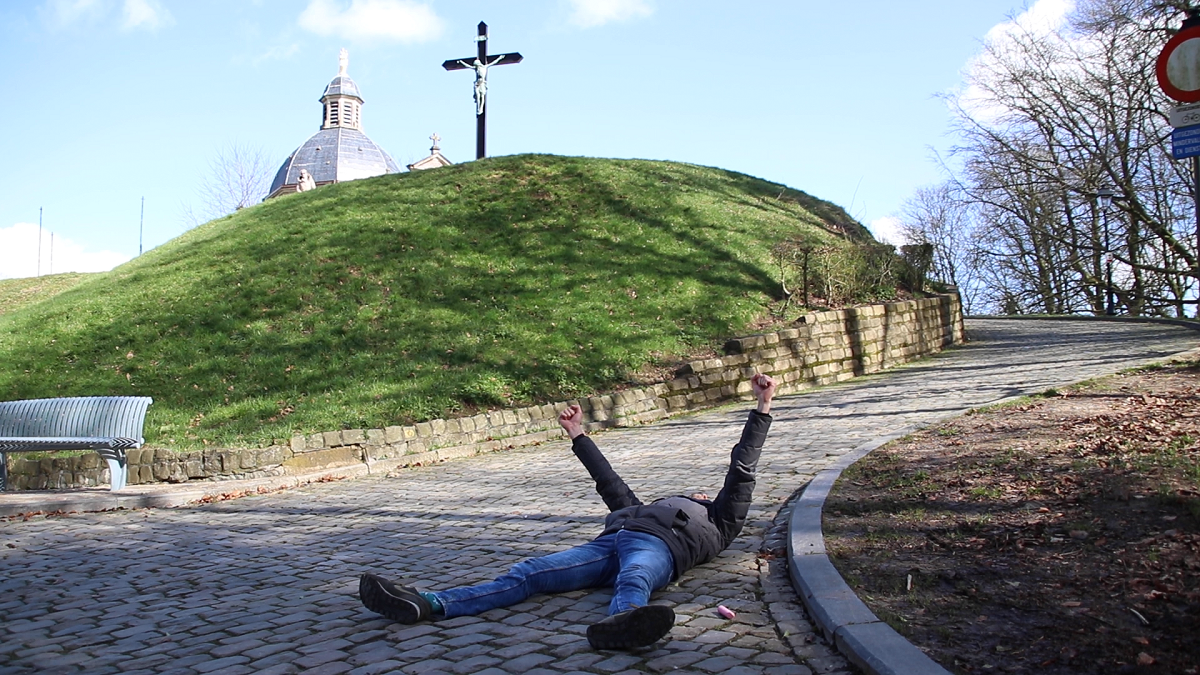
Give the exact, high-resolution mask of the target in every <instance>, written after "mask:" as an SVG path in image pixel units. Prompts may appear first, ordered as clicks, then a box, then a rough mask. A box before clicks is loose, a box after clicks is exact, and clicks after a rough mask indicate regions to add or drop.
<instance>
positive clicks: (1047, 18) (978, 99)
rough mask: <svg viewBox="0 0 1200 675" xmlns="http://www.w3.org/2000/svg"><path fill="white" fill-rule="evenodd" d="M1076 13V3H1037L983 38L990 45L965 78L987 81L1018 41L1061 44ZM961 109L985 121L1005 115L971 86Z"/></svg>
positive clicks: (970, 65) (968, 68)
mask: <svg viewBox="0 0 1200 675" xmlns="http://www.w3.org/2000/svg"><path fill="white" fill-rule="evenodd" d="M1074 9H1075V0H1037V2H1035V3H1034V4H1033V5H1032V6H1030V7H1029V8H1028V9H1026V10H1025V11H1024V12H1022V13H1021V14H1018V15H1017V16H1015V17H1013V18H1012V19H1010V20H1008V21H1005V22H1003V23H999V24H996V25H995V26H993V27H992V28H991V30H989V31H988V32H987V35H985V36H984V39H983V41H984V44H986V45H988V49H985V50H984V51H983V52H982V53H981V54H979V55H978V56H975V57H973V58H972V59H971V60H970V61H968V62H967V65H966V67H965V68H964V69H963V70H964V78H965V79H966V80H967V82H971V83H977V82H979V81H986V80H987V79H988V77H989V72H990V71H991V70H992V69H993V67H994V66H995V64H996V59H997V56H1007V55H1009V53H1010V52H1013V50H1016V49H1018V48H1017V47H1016V46H1015V45H1016V43H1017V42H1018V41H1023V42H1026V43H1028V42H1029V40H1028V39H1025V36H1030V37H1034V38H1036V39H1037V40H1038V41H1041V42H1046V41H1058V40H1059V39H1060V38H1059V37H1058V36H1057V33H1058V31H1060V30H1061V29H1062V28H1064V27H1065V26H1066V25H1067V18H1068V16H1069V15H1070V13H1071V12H1072V11H1073V10H1074ZM957 101H958V105H960V106H961V107H962V108H963V109H964V110H966V111H968V112H970V113H971V114H972V115H973V116H975V117H977V118H978V119H982V120H994V119H996V118H998V117H999V116H1000V115H1001V114H1003V113H1004V112H1005V111H1004V109H1003V108H1001V107H999V106H997V105H996V103H995V101H994V100H993V99H992V96H991V95H990V94H989V93H988V92H987V91H986V90H985V89H984V88H983V87H981V86H979V85H978V84H969V85H968V86H967V87H966V88H965V89H963V90H962V91H961V92H959V94H958V97H957Z"/></svg>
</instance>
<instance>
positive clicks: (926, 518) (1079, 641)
mask: <svg viewBox="0 0 1200 675" xmlns="http://www.w3.org/2000/svg"><path fill="white" fill-rule="evenodd" d="M824 529H825V536H826V539H827V545H828V547H829V551H830V554H831V557H832V558H833V559H834V563H835V565H837V567H838V569H839V570H840V571H841V572H842V575H843V576H844V577H845V578H846V579H847V581H848V582H849V583H850V584H851V586H852V587H854V588H855V590H856V592H857V593H858V594H859V597H861V598H862V599H863V600H864V602H866V603H867V605H868V606H870V607H871V609H872V610H873V611H874V612H875V613H876V614H877V615H878V616H879V617H880V618H882V619H884V620H885V621H887V622H888V623H889V624H891V625H892V626H893V627H894V628H896V629H897V630H898V631H900V632H901V633H902V634H904V635H906V636H907V637H908V638H909V639H910V640H911V641H912V642H913V643H914V644H916V645H918V646H919V647H921V648H922V649H924V650H925V651H926V652H927V653H929V654H930V656H932V657H933V658H934V659H935V660H937V661H938V662H939V663H941V664H942V665H943V666H945V667H946V668H948V669H950V670H952V671H955V672H960V673H987V672H1015V673H1123V672H1129V673H1185V674H1194V673H1200V646H1198V645H1200V638H1198V637H1197V635H1198V634H1200V370H1198V369H1197V368H1196V367H1195V365H1194V364H1191V365H1173V366H1169V367H1165V368H1159V369H1150V370H1144V371H1138V372H1133V373H1126V374H1123V375H1119V376H1115V377H1113V378H1108V379H1105V380H1103V381H1101V382H1099V383H1093V384H1090V385H1085V386H1080V387H1075V388H1072V389H1070V390H1066V391H1062V392H1052V393H1050V394H1049V395H1047V396H1046V397H1043V398H1038V399H1034V400H1031V401H1028V402H1026V403H1024V404H1021V405H1013V406H1006V407H1002V408H998V409H993V410H990V411H984V412H979V413H975V414H971V415H967V416H964V417H962V418H959V419H957V420H955V421H953V422H951V423H948V424H946V425H944V426H942V427H939V428H936V429H931V430H927V431H923V432H921V433H918V434H916V435H914V436H912V437H909V438H907V439H903V440H901V441H898V442H896V443H893V444H890V445H888V446H885V447H883V448H880V449H879V450H877V451H875V452H873V453H872V454H871V455H868V456H867V457H866V458H864V459H863V460H861V461H860V462H858V463H857V464H856V465H855V466H854V467H852V468H851V469H850V470H849V471H847V472H846V473H844V474H843V476H842V478H841V479H840V480H839V482H838V484H837V487H836V488H835V490H834V493H833V494H832V495H831V497H830V499H829V501H828V502H827V504H826V509H825V525H824Z"/></svg>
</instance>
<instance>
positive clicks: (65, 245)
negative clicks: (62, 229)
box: [0, 223, 129, 279]
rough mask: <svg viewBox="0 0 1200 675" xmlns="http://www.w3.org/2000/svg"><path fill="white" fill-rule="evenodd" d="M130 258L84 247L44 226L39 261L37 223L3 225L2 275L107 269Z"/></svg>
mask: <svg viewBox="0 0 1200 675" xmlns="http://www.w3.org/2000/svg"><path fill="white" fill-rule="evenodd" d="M127 260H129V256H127V255H124V254H121V253H114V252H113V251H85V250H84V249H83V246H81V245H80V244H77V243H76V242H73V241H71V240H70V239H67V238H66V237H61V236H57V235H52V234H51V233H50V232H49V231H47V230H42V242H41V265H40V266H39V265H38V226H37V224H36V223H17V224H16V225H13V226H12V227H3V228H0V279H21V278H24V277H33V276H37V275H38V274H39V273H40V274H60V273H62V272H107V271H108V270H110V269H112V268H114V267H116V266H117V265H120V264H121V263H123V262H125V261H127Z"/></svg>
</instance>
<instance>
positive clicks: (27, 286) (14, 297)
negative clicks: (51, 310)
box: [0, 272, 92, 314]
mask: <svg viewBox="0 0 1200 675" xmlns="http://www.w3.org/2000/svg"><path fill="white" fill-rule="evenodd" d="M90 276H92V275H90V274H79V273H75V272H69V273H67V274H48V275H46V276H44V277H28V278H26V279H0V314H7V313H9V312H15V311H17V310H18V309H21V308H22V307H26V306H28V305H32V304H34V303H36V302H41V301H42V300H46V299H47V298H52V297H54V296H56V295H58V294H59V293H62V292H63V291H65V290H67V289H68V288H71V287H72V286H74V285H75V284H78V283H79V282H81V281H83V280H84V279H87V278H88V277H90Z"/></svg>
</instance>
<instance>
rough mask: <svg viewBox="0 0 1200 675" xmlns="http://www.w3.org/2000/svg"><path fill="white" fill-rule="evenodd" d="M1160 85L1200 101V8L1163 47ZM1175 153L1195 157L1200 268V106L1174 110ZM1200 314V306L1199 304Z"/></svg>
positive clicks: (1174, 95) (1186, 100)
mask: <svg viewBox="0 0 1200 675" xmlns="http://www.w3.org/2000/svg"><path fill="white" fill-rule="evenodd" d="M1154 75H1155V76H1156V77H1157V78H1158V86H1159V87H1161V88H1162V90H1163V92H1165V93H1166V95H1167V96H1170V97H1171V98H1173V99H1175V100H1176V101H1180V102H1182V103H1184V104H1200V9H1190V10H1188V18H1186V19H1184V20H1183V25H1182V26H1180V29H1179V32H1178V33H1176V34H1175V36H1174V37H1172V38H1171V39H1170V40H1167V44H1166V45H1165V46H1164V47H1163V50H1162V53H1161V54H1159V55H1158V61H1157V62H1156V63H1155V67H1154ZM1171 126H1172V127H1175V131H1173V132H1172V133H1171V156H1173V157H1174V158H1175V159H1187V158H1191V160H1192V201H1193V202H1194V203H1195V210H1196V257H1195V265H1196V266H1197V267H1200V105H1181V106H1177V107H1176V108H1175V109H1174V110H1172V111H1171ZM1196 311H1197V313H1198V314H1200V305H1197V310H1196Z"/></svg>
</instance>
